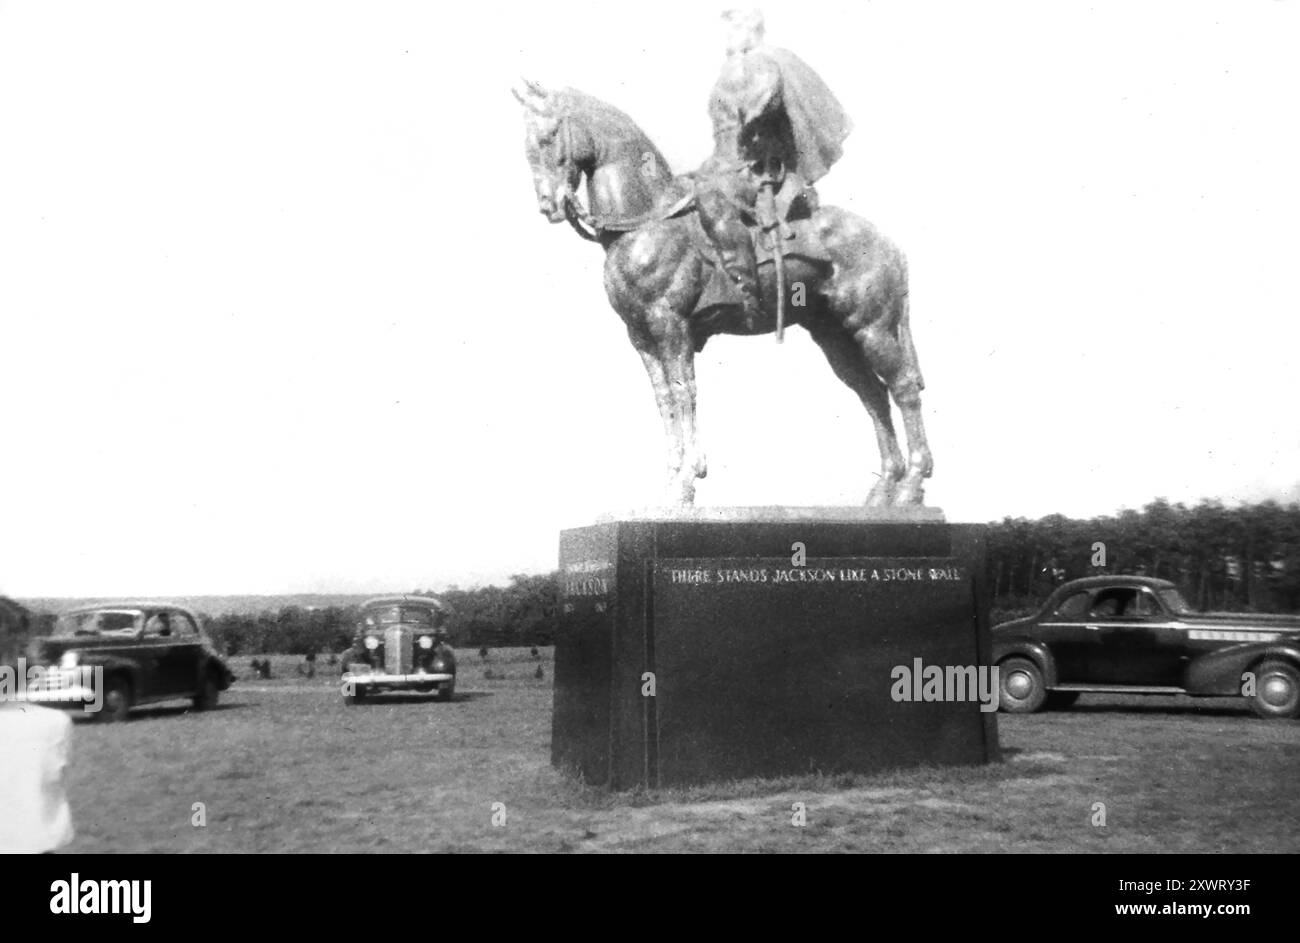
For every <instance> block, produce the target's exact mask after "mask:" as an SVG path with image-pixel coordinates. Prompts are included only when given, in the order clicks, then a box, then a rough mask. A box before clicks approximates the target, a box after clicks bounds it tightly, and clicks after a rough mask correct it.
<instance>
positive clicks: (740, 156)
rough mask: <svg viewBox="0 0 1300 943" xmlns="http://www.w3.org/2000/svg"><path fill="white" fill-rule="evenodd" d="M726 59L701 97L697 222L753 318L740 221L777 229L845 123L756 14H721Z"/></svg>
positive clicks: (750, 266)
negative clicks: (705, 125) (707, 150)
mask: <svg viewBox="0 0 1300 943" xmlns="http://www.w3.org/2000/svg"><path fill="white" fill-rule="evenodd" d="M723 19H724V20H725V21H726V24H727V59H726V61H725V62H724V63H723V66H722V74H721V75H719V77H718V81H717V83H716V84H715V85H714V86H713V92H712V94H711V95H710V96H709V117H710V118H711V119H712V121H713V140H714V151H713V156H712V157H710V158H709V160H708V161H707V162H705V164H704V166H703V167H701V168H700V170H699V171H698V172H697V174H696V178H697V182H698V183H697V193H696V200H697V206H698V208H699V216H700V223H701V224H702V225H703V227H704V231H705V232H706V233H707V234H708V235H709V237H710V238H711V239H712V240H713V242H714V244H715V245H716V246H717V247H718V254H719V256H720V258H721V261H722V267H723V270H724V271H725V272H726V273H727V275H728V276H729V277H730V278H731V279H732V281H733V282H735V284H736V286H737V288H738V289H739V290H740V294H741V296H742V298H743V299H744V306H745V314H746V317H747V319H748V320H749V321H751V322H754V321H757V320H758V319H760V318H761V316H762V304H761V302H760V299H759V291H758V272H757V265H756V260H755V257H754V247H753V243H752V242H751V241H750V236H749V229H748V227H747V226H746V224H745V221H744V217H746V216H748V217H751V218H753V219H754V220H755V221H757V222H758V223H759V225H761V226H763V228H764V229H765V230H769V231H770V230H772V229H774V228H777V227H778V226H779V224H780V221H781V219H782V216H783V214H784V211H785V208H788V207H789V206H790V204H791V203H792V202H793V201H795V200H797V199H799V198H801V197H802V198H803V199H804V200H806V201H807V203H808V209H809V210H812V209H815V208H816V204H815V196H813V194H812V192H811V185H812V184H813V183H815V182H816V181H817V180H818V179H820V178H821V177H823V176H824V175H825V174H826V172H827V171H828V170H830V167H831V165H832V164H833V163H835V161H837V160H838V159H839V158H840V155H841V154H842V153H843V144H844V139H845V138H847V137H848V135H849V131H850V130H852V124H851V122H850V121H849V118H848V116H847V115H846V114H845V113H844V109H843V108H842V107H841V106H840V103H839V101H837V100H836V98H835V96H834V95H833V94H832V93H831V90H830V89H829V88H827V86H826V83H825V82H823V81H822V80H821V77H820V76H818V75H817V73H816V72H814V71H813V70H812V68H810V67H809V66H808V65H807V64H806V63H804V61H803V60H802V59H800V58H799V57H798V56H796V55H795V54H794V53H792V52H789V51H788V50H785V49H779V48H776V47H774V46H768V45H766V44H764V42H763V33H764V27H763V15H762V14H761V13H760V12H758V11H757V10H753V9H735V10H728V11H727V12H726V13H724V14H723Z"/></svg>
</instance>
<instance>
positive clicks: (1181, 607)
mask: <svg viewBox="0 0 1300 943" xmlns="http://www.w3.org/2000/svg"><path fill="white" fill-rule="evenodd" d="M1160 598H1161V599H1162V600H1164V604H1165V605H1166V606H1168V607H1169V611H1170V612H1176V613H1178V614H1180V615H1181V614H1183V613H1187V612H1192V611H1193V609H1192V607H1191V606H1189V605H1188V604H1187V600H1186V599H1184V598H1183V594H1182V593H1180V592H1179V591H1178V590H1176V589H1162V590H1160Z"/></svg>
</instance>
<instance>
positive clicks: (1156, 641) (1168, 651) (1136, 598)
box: [1089, 586, 1184, 687]
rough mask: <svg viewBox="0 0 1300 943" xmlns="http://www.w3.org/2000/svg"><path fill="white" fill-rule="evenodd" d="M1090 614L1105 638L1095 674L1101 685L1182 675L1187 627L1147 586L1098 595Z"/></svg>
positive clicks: (1146, 683)
mask: <svg viewBox="0 0 1300 943" xmlns="http://www.w3.org/2000/svg"><path fill="white" fill-rule="evenodd" d="M1089 619H1090V620H1092V621H1091V624H1092V625H1094V626H1095V627H1096V628H1095V630H1094V631H1095V632H1096V634H1097V638H1098V640H1099V642H1100V645H1099V649H1098V657H1097V660H1096V662H1095V666H1094V668H1093V671H1092V673H1093V674H1094V676H1095V677H1096V679H1097V680H1096V682H1095V683H1099V684H1117V685H1135V686H1142V687H1169V686H1176V685H1178V684H1179V683H1180V679H1181V677H1182V667H1181V666H1182V662H1181V659H1182V656H1183V654H1184V652H1183V646H1182V644H1181V640H1182V634H1183V633H1182V632H1181V630H1180V629H1179V628H1178V626H1177V625H1176V624H1173V623H1172V620H1170V619H1169V618H1168V615H1167V614H1166V613H1165V610H1164V607H1163V606H1162V605H1161V604H1160V602H1159V601H1158V600H1157V599H1156V597H1155V596H1154V594H1152V593H1151V591H1150V590H1148V589H1146V588H1145V587H1140V586H1120V587H1113V588H1111V589H1107V590H1104V591H1103V592H1100V593H1098V594H1097V597H1096V598H1095V599H1094V601H1093V608H1092V610H1091V611H1090V612H1089Z"/></svg>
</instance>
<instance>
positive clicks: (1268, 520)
mask: <svg viewBox="0 0 1300 943" xmlns="http://www.w3.org/2000/svg"><path fill="white" fill-rule="evenodd" d="M987 549H988V553H987V563H988V573H987V578H988V585H989V587H990V589H991V591H992V608H993V613H992V616H993V619H994V620H995V621H997V620H1000V619H1002V618H1006V617H1009V616H1010V615H1012V614H1018V613H1021V612H1025V611H1027V610H1030V609H1034V608H1037V607H1038V606H1039V605H1040V604H1041V603H1042V601H1043V599H1044V598H1045V597H1046V596H1047V594H1048V593H1050V592H1051V590H1052V589H1053V588H1054V587H1055V586H1057V585H1059V584H1060V583H1062V582H1064V581H1065V580H1069V579H1075V578H1077V577H1081V576H1093V575H1098V574H1105V573H1122V574H1141V575H1146V576H1156V577H1161V578H1164V579H1168V580H1172V581H1173V582H1175V583H1177V584H1178V585H1179V586H1180V587H1181V588H1182V589H1183V592H1184V593H1185V594H1186V596H1187V599H1188V601H1189V602H1190V603H1191V604H1192V605H1193V607H1195V608H1197V609H1227V610H1243V611H1258V612H1298V611H1300V504H1290V505H1281V504H1279V503H1277V502H1275V501H1264V502H1260V503H1257V504H1243V505H1236V506H1232V507H1228V506H1226V505H1224V504H1223V503H1222V502H1220V501H1201V502H1200V503H1198V504H1196V505H1194V506H1191V507H1188V506H1186V505H1184V504H1171V503H1169V502H1168V501H1166V500H1164V499H1157V500H1155V501H1152V502H1151V503H1149V504H1147V505H1146V506H1145V507H1143V508H1142V509H1141V510H1136V511H1134V510H1124V511H1120V512H1119V513H1118V514H1115V515H1110V516H1103V517H1094V518H1089V519H1072V518H1067V517H1065V516H1063V515H1060V514H1053V515H1049V516H1048V517H1044V518H1040V519H1038V520H1028V519H1025V518H1005V519H1003V520H1001V521H997V522H993V523H991V524H989V525H988V543H987ZM416 594H417V595H423V594H428V595H436V596H438V597H439V598H441V599H442V600H443V601H444V602H445V603H447V604H448V606H449V607H450V610H451V614H450V617H449V620H448V625H447V628H448V631H449V634H450V636H451V640H452V643H453V644H454V645H456V646H457V647H462V648H480V647H484V646H486V647H489V648H496V647H506V646H525V647H527V646H534V645H550V644H553V642H554V640H555V632H556V624H557V618H558V616H557V611H558V605H559V596H560V574H559V573H558V572H552V573H546V574H533V575H525V574H518V575H515V576H512V577H510V580H509V583H508V584H507V585H505V586H483V587H478V588H474V589H460V588H458V587H452V588H451V589H447V590H443V591H441V592H437V593H432V592H429V591H416ZM358 617H359V608H358V607H357V606H327V607H319V608H318V607H302V606H284V607H281V608H279V609H274V610H271V609H268V610H265V611H263V612H260V613H258V614H256V615H244V614H230V613H227V614H223V615H217V616H215V617H209V618H206V619H205V620H204V621H205V625H206V628H207V630H208V633H209V635H210V636H211V638H212V640H213V642H214V644H216V645H217V647H218V648H220V650H221V651H223V652H225V653H227V654H230V655H253V654H259V655H260V654H290V655H303V656H306V655H314V654H316V653H328V652H341V651H343V650H344V649H345V648H347V647H348V645H349V644H350V643H351V641H352V638H353V634H354V631H355V628H356V624H357V621H358ZM53 618H54V617H53V616H52V615H50V614H49V613H32V614H30V618H28V619H27V620H26V622H25V623H24V627H25V628H26V631H28V632H29V633H30V634H47V633H48V631H49V630H50V628H51V627H52V625H53ZM9 621H10V622H14V620H13V619H10V620H9Z"/></svg>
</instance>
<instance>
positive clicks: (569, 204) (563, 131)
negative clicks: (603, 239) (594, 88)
mask: <svg viewBox="0 0 1300 943" xmlns="http://www.w3.org/2000/svg"><path fill="white" fill-rule="evenodd" d="M559 138H560V153H559V154H558V155H556V163H557V164H559V166H560V167H561V168H564V169H566V171H567V168H568V167H569V165H571V164H572V163H573V119H572V116H571V115H569V114H568V112H567V111H566V112H565V114H564V115H563V117H561V118H560V133H559ZM564 218H565V219H567V220H568V221H569V225H570V226H572V227H573V231H574V232H576V233H577V234H578V235H579V236H581V237H582V238H583V239H585V240H587V241H588V242H600V227H599V226H597V225H596V221H595V219H593V218H592V216H591V214H590V213H588V212H587V211H586V210H584V209H583V208H582V206H581V205H580V204H579V203H578V199H577V194H575V193H574V192H573V190H572V188H570V189H568V190H566V191H565V194H564Z"/></svg>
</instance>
